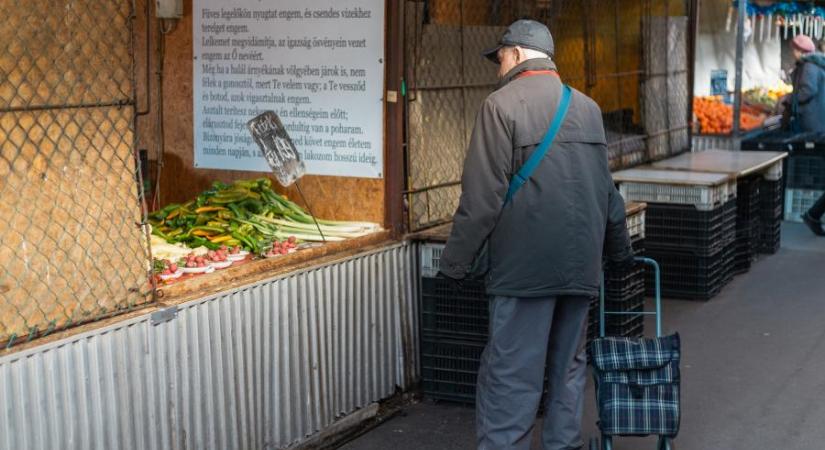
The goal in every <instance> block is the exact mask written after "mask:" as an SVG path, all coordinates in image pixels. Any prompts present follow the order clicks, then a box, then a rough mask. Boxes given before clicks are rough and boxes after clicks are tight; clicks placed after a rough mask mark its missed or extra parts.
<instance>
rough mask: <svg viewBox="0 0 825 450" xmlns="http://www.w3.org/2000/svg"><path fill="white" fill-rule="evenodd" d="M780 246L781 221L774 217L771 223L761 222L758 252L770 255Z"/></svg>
mask: <svg viewBox="0 0 825 450" xmlns="http://www.w3.org/2000/svg"><path fill="white" fill-rule="evenodd" d="M781 246H782V221H781V219H776V220H775V221H774V222H773V223H769V224H763V226H762V234H761V235H760V237H759V245H758V246H757V248H756V251H757V252H758V253H762V254H766V255H772V254H774V253H776V252H778V251H779V249H780V247H781Z"/></svg>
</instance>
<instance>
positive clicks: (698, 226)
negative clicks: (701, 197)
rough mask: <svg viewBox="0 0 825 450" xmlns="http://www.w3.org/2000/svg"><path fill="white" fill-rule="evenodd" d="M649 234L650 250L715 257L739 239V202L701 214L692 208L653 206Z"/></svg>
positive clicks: (647, 219)
mask: <svg viewBox="0 0 825 450" xmlns="http://www.w3.org/2000/svg"><path fill="white" fill-rule="evenodd" d="M645 234H646V239H645V245H646V247H647V249H651V248H658V249H663V248H669V249H674V250H676V251H680V250H690V251H691V252H692V253H696V254H699V255H711V254H713V253H716V252H718V251H720V250H722V249H723V248H725V247H726V246H728V245H729V244H730V243H731V242H733V240H734V239H735V238H736V200H735V199H734V200H731V201H729V202H727V203H725V204H724V205H722V206H720V207H719V208H716V209H713V210H710V211H699V210H697V209H696V208H694V207H693V206H690V205H672V204H661V203H650V204H648V208H647V212H646V217H645Z"/></svg>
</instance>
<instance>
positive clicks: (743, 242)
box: [733, 175, 762, 274]
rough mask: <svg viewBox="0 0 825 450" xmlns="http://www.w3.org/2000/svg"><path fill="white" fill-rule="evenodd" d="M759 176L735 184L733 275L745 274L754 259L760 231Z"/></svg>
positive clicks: (740, 180)
mask: <svg viewBox="0 0 825 450" xmlns="http://www.w3.org/2000/svg"><path fill="white" fill-rule="evenodd" d="M761 186H762V177H761V176H758V175H757V176H748V177H744V178H740V179H739V180H737V183H736V243H735V244H734V247H735V248H734V256H733V273H734V274H740V273H745V272H747V271H748V270H750V268H751V263H752V262H753V260H754V259H756V250H757V246H758V245H759V238H760V236H761V230H762V220H761V218H762V216H761V215H760V211H761V209H760V208H761V196H760V188H761Z"/></svg>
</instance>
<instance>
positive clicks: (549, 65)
mask: <svg viewBox="0 0 825 450" xmlns="http://www.w3.org/2000/svg"><path fill="white" fill-rule="evenodd" d="M528 70H557V69H556V63H554V62H553V60H551V59H549V58H535V59H528V60H527V61H524V62H522V63H521V64H519V65H517V66H516V67H513V68H512V69H511V70H510V71H509V72H507V75H505V76H504V78H502V79H501V81H499V83H498V87H497V88H496V89H501V88H502V87H504V86H505V85H507V84H508V83H509V82H511V81H513V79H514V78H516V77H517V76H518V75H519V74H521V73H524V72H527V71H528Z"/></svg>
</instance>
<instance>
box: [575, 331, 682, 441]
mask: <svg viewBox="0 0 825 450" xmlns="http://www.w3.org/2000/svg"><path fill="white" fill-rule="evenodd" d="M590 350H591V352H592V353H591V356H592V361H593V376H594V378H595V381H596V401H597V404H598V408H599V428H600V429H601V432H602V435H603V436H647V435H660V436H666V437H670V438H673V437H675V436H676V434H677V433H678V432H679V414H680V411H679V410H680V408H679V357H680V342H679V335H678V334H673V335H670V336H662V337H657V338H650V339H646V338H641V339H639V338H619V337H603V338H597V339H595V340H594V341H593V343H592V344H591V348H590Z"/></svg>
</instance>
